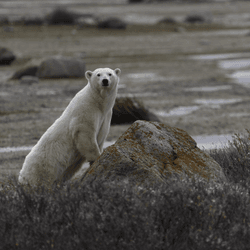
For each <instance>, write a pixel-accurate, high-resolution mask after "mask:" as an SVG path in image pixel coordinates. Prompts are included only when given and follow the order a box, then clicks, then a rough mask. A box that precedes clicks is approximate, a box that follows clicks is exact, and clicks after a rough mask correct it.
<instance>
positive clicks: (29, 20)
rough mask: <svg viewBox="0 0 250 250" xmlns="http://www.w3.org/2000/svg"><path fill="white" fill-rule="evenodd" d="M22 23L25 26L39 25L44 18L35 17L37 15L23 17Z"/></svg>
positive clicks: (42, 22)
mask: <svg viewBox="0 0 250 250" xmlns="http://www.w3.org/2000/svg"><path fill="white" fill-rule="evenodd" d="M23 24H24V25H26V26H29V25H37V26H40V25H43V24H44V19H43V18H42V17H37V16H33V17H32V16H30V17H25V18H24V20H23Z"/></svg>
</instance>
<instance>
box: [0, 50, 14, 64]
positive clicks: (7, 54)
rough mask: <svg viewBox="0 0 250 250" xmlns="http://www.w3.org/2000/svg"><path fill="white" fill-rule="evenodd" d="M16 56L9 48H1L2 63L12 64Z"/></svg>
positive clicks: (0, 62)
mask: <svg viewBox="0 0 250 250" xmlns="http://www.w3.org/2000/svg"><path fill="white" fill-rule="evenodd" d="M15 59H16V56H15V55H14V54H13V52H11V51H10V50H9V49H6V48H0V65H10V64H11V63H12V62H13V61H14V60H15Z"/></svg>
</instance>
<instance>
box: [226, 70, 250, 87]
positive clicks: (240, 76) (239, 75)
mask: <svg viewBox="0 0 250 250" xmlns="http://www.w3.org/2000/svg"><path fill="white" fill-rule="evenodd" d="M228 76H229V77H231V78H233V79H234V80H235V81H236V83H238V84H241V85H243V86H244V87H246V88H250V71H249V70H243V71H236V72H234V73H232V74H230V75H228Z"/></svg>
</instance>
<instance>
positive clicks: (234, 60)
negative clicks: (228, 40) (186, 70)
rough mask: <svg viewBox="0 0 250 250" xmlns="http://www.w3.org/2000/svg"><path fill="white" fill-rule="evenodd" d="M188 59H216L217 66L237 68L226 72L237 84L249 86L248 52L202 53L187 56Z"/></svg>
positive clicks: (249, 54)
mask: <svg viewBox="0 0 250 250" xmlns="http://www.w3.org/2000/svg"><path fill="white" fill-rule="evenodd" d="M188 58H189V59H193V60H207V61H209V60H214V61H218V67H219V68H221V69H223V70H230V71H232V70H239V69H245V70H243V71H235V72H233V73H231V74H226V76H227V77H230V78H231V79H233V80H234V81H235V83H237V84H241V85H242V86H244V87H247V88H250V70H249V69H250V53H249V52H246V53H225V54H202V55H194V56H189V57H188ZM225 59H228V60H225ZM247 69H248V70H247Z"/></svg>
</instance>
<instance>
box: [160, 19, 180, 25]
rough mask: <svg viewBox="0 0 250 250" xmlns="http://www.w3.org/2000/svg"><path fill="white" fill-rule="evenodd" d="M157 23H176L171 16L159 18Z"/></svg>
mask: <svg viewBox="0 0 250 250" xmlns="http://www.w3.org/2000/svg"><path fill="white" fill-rule="evenodd" d="M158 23H159V24H176V23H177V22H176V21H175V19H174V18H172V17H165V18H163V19H161V20H160V21H159V22H158Z"/></svg>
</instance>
